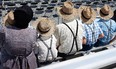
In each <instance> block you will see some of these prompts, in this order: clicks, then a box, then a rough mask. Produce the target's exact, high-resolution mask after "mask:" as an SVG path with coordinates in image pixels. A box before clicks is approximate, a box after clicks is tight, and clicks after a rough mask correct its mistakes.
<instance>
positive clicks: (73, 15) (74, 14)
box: [57, 7, 78, 22]
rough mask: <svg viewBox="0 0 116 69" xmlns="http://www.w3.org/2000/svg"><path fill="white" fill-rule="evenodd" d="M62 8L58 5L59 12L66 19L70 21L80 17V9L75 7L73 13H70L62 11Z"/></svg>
mask: <svg viewBox="0 0 116 69" xmlns="http://www.w3.org/2000/svg"><path fill="white" fill-rule="evenodd" d="M61 9H62V7H57V12H58V14H59V15H60V17H61V18H62V19H63V20H64V21H67V22H70V21H73V20H74V19H77V18H78V9H76V8H73V13H72V14H70V15H69V14H66V13H64V12H62V11H61Z"/></svg>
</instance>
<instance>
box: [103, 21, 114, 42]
mask: <svg viewBox="0 0 116 69" xmlns="http://www.w3.org/2000/svg"><path fill="white" fill-rule="evenodd" d="M103 24H104V25H105V26H106V27H107V29H108V36H107V40H108V39H109V38H111V30H112V28H111V26H112V22H111V20H110V28H109V27H108V25H107V24H106V23H105V22H103Z"/></svg>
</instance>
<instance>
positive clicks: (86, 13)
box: [79, 6, 104, 51]
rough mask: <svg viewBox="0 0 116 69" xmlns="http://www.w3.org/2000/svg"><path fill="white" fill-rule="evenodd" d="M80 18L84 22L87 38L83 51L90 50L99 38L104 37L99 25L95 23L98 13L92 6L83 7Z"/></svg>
mask: <svg viewBox="0 0 116 69" xmlns="http://www.w3.org/2000/svg"><path fill="white" fill-rule="evenodd" d="M79 9H80V18H81V20H82V22H83V26H84V28H85V36H84V37H85V38H86V40H87V43H86V44H85V45H83V49H82V50H83V51H87V50H90V49H91V48H92V47H93V46H94V45H95V43H96V42H97V40H98V39H99V38H102V37H103V36H104V34H103V32H102V30H101V28H100V27H99V25H98V24H97V23H96V22H94V20H95V19H96V12H95V11H94V9H92V8H91V7H90V6H81V7H80V8H79Z"/></svg>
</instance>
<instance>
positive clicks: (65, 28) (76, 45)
mask: <svg viewBox="0 0 116 69" xmlns="http://www.w3.org/2000/svg"><path fill="white" fill-rule="evenodd" d="M58 14H59V16H60V17H61V18H62V19H63V23H61V24H59V25H57V27H56V31H55V36H56V38H57V48H58V52H59V56H61V57H63V58H64V59H65V58H66V56H69V55H74V54H75V53H76V52H78V51H79V50H80V49H82V41H83V40H82V38H83V26H82V23H81V21H79V20H78V19H77V17H78V10H77V9H75V8H74V6H73V3H72V2H69V1H66V2H64V6H63V7H60V8H59V9H58Z"/></svg>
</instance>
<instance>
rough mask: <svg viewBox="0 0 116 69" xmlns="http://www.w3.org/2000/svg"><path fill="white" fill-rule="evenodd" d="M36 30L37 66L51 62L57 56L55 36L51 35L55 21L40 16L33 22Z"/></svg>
mask: <svg viewBox="0 0 116 69" xmlns="http://www.w3.org/2000/svg"><path fill="white" fill-rule="evenodd" d="M35 24H37V25H36V30H37V31H38V39H37V42H36V45H37V48H38V52H36V53H35V54H36V55H37V59H38V63H39V66H43V65H47V64H50V63H52V62H53V61H54V60H55V59H56V57H57V49H56V42H57V40H56V38H55V36H54V35H53V33H54V31H55V28H56V27H55V23H54V21H53V20H51V19H49V18H45V17H43V18H40V19H37V20H36V22H35Z"/></svg>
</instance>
